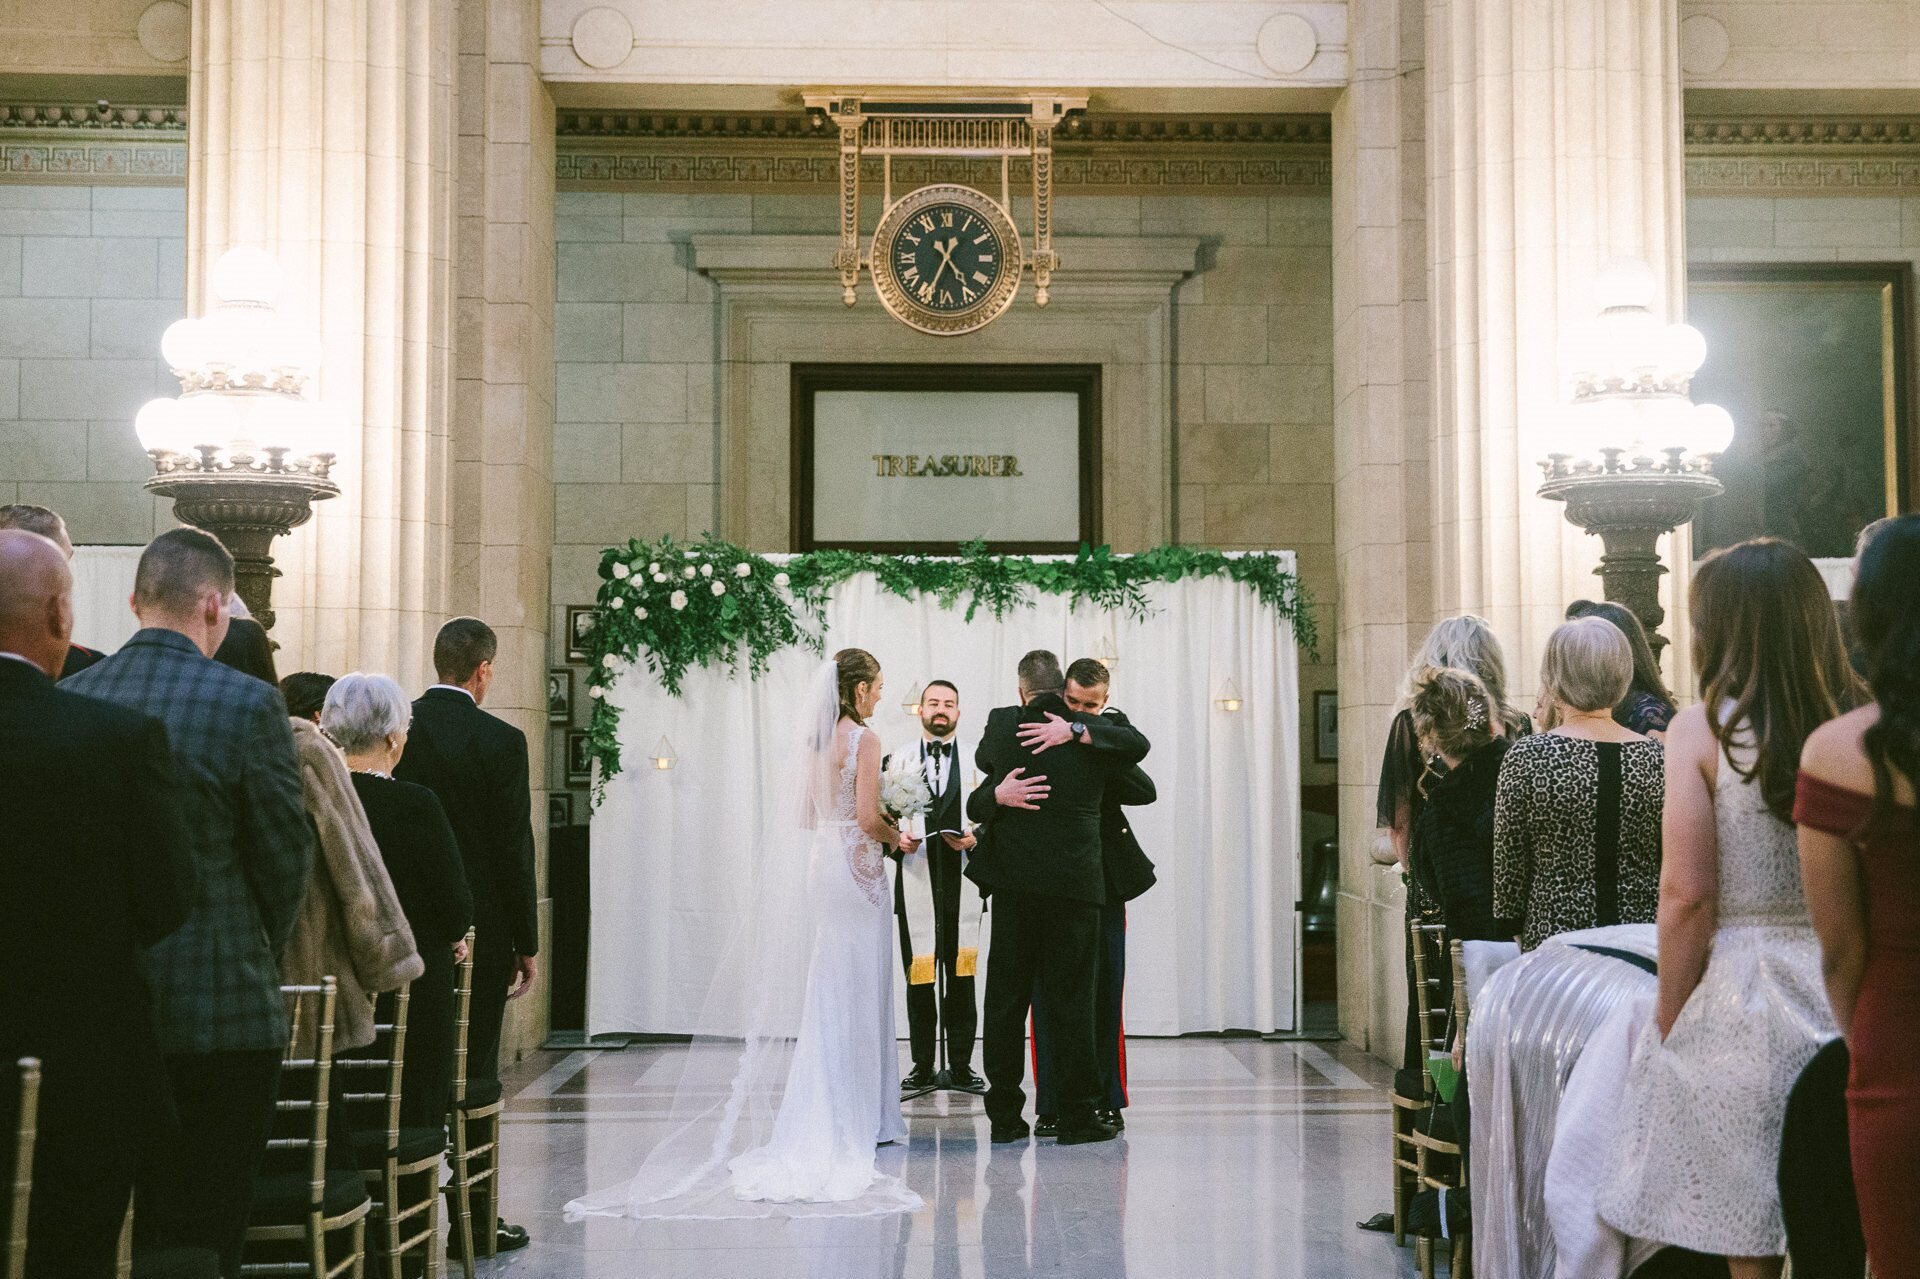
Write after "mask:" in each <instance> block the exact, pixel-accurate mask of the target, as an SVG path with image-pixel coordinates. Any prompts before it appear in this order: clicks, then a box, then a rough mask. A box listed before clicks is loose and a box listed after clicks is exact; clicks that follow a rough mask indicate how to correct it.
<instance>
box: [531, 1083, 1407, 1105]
mask: <svg viewBox="0 0 1920 1279" xmlns="http://www.w3.org/2000/svg"><path fill="white" fill-rule="evenodd" d="M1293 1093H1315V1094H1320V1093H1344V1094H1354V1093H1360V1094H1364V1095H1366V1096H1369V1097H1378V1098H1381V1099H1383V1100H1384V1099H1385V1097H1386V1095H1387V1094H1386V1092H1385V1090H1384V1089H1380V1088H1375V1087H1372V1086H1371V1085H1369V1086H1367V1087H1364V1088H1349V1087H1342V1086H1340V1085H1338V1084H1139V1085H1129V1087H1128V1089H1127V1094H1128V1096H1130V1097H1144V1098H1155V1097H1188V1096H1208V1097H1215V1098H1219V1099H1221V1100H1231V1099H1238V1098H1254V1097H1272V1096H1283V1095H1287V1094H1293ZM678 1095H680V1093H679V1090H678V1089H676V1088H674V1087H672V1086H671V1085H660V1084H648V1085H635V1086H634V1087H631V1088H621V1089H615V1090H611V1091H593V1092H561V1093H531V1094H529V1093H525V1092H522V1093H517V1094H514V1095H513V1096H510V1097H509V1098H508V1099H507V1101H508V1105H509V1106H510V1107H511V1108H513V1109H516V1110H521V1109H526V1108H528V1107H530V1106H532V1105H533V1104H534V1103H536V1102H549V1103H552V1104H556V1105H570V1106H571V1105H582V1104H592V1103H595V1102H607V1101H621V1102H626V1101H636V1100H652V1099H655V1098H660V1099H664V1100H667V1101H671V1100H672V1099H673V1098H674V1097H676V1096H678ZM730 1095H731V1091H730V1090H729V1089H725V1088H717V1089H711V1090H709V1089H700V1090H698V1091H695V1092H688V1093H687V1094H686V1096H687V1098H688V1099H689V1100H694V1099H704V1100H707V1101H715V1102H717V1101H721V1100H724V1099H725V1098H727V1097H728V1096H730ZM764 1095H765V1096H766V1097H769V1098H771V1097H773V1096H774V1095H775V1094H773V1093H767V1094H764ZM976 1095H977V1094H970V1093H951V1094H947V1099H948V1100H954V1101H958V1100H962V1099H965V1098H969V1097H973V1096H976ZM928 1100H929V1099H927V1098H915V1099H914V1100H912V1101H909V1102H906V1103H904V1104H905V1105H906V1106H908V1107H909V1108H911V1107H913V1106H914V1105H916V1104H927V1102H928Z"/></svg>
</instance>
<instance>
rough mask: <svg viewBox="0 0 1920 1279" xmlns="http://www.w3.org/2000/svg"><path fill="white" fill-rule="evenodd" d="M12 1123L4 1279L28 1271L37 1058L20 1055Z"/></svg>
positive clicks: (37, 1103) (37, 1095)
mask: <svg viewBox="0 0 1920 1279" xmlns="http://www.w3.org/2000/svg"><path fill="white" fill-rule="evenodd" d="M16 1069H17V1070H19V1072H20V1092H19V1098H20V1104H19V1105H18V1106H17V1107H16V1108H15V1120H14V1126H13V1193H12V1195H11V1196H10V1197H9V1202H8V1208H7V1257H6V1279H21V1276H23V1275H25V1274H26V1273H27V1210H28V1208H29V1207H30V1206H31V1205H32V1202H33V1144H34V1138H35V1137H36V1136H37V1135H38V1133H39V1122H40V1059H39V1058H37V1057H22V1058H21V1059H20V1061H19V1063H18V1064H17V1066H16Z"/></svg>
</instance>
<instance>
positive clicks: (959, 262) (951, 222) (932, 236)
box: [886, 201, 1007, 315]
mask: <svg viewBox="0 0 1920 1279" xmlns="http://www.w3.org/2000/svg"><path fill="white" fill-rule="evenodd" d="M886 253H887V257H888V259H889V264H890V265H889V269H890V270H891V271H892V273H893V274H894V276H895V277H897V278H898V279H899V281H900V287H901V289H902V290H904V291H905V292H906V294H907V295H908V296H909V297H911V298H912V299H913V300H914V301H915V302H918V303H919V304H920V305H921V306H923V307H925V308H926V309H927V310H929V311H932V312H934V313H936V314H939V315H952V314H953V313H955V312H956V311H964V310H966V309H967V308H968V307H971V306H973V305H974V304H975V303H976V302H978V301H980V300H981V299H982V298H984V297H986V296H987V294H989V293H991V292H992V291H993V285H994V282H995V281H996V280H998V279H999V278H1000V273H1001V271H1002V270H1004V269H1005V267H1006V262H1007V253H1006V245H1004V244H1002V243H1001V242H1000V236H999V234H998V233H997V232H996V231H995V230H994V228H993V227H992V226H991V225H990V224H989V223H988V222H987V220H986V219H985V218H984V217H982V216H981V215H980V214H978V213H976V212H974V210H972V209H970V208H968V207H967V206H966V205H964V204H956V203H953V202H950V201H941V202H940V203H937V204H929V205H927V206H926V207H924V208H922V209H921V210H920V211H919V212H917V213H915V214H913V215H912V216H910V217H908V218H906V219H904V220H903V221H902V222H901V224H900V225H899V227H898V228H897V229H896V230H895V231H894V233H893V241H892V243H890V244H888V245H887V246H886Z"/></svg>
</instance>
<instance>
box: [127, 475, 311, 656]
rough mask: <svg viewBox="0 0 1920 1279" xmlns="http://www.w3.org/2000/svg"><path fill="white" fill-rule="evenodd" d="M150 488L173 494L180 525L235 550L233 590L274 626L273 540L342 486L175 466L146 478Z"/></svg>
mask: <svg viewBox="0 0 1920 1279" xmlns="http://www.w3.org/2000/svg"><path fill="white" fill-rule="evenodd" d="M146 487H147V491H148V492H150V493H155V494H158V495H159V496H161V497H170V498H172V499H173V514H174V517H175V518H176V519H178V520H179V521H180V522H181V523H182V524H191V525H192V526H193V527H195V528H203V529H205V530H206V531H207V532H209V533H212V534H213V535H214V536H215V537H217V538H219V539H220V540H221V542H223V543H224V544H225V545H226V548H227V549H228V550H229V551H231V552H233V576H234V589H235V591H237V592H238V593H239V596H240V598H241V599H242V600H244V601H245V602H246V605H247V609H248V611H249V612H251V613H252V614H253V616H254V620H255V621H257V622H259V623H260V625H262V626H264V627H265V628H266V629H268V630H272V629H273V604H272V601H273V579H274V578H276V577H278V576H280V570H279V569H277V568H275V567H274V566H273V555H272V548H273V539H274V538H276V537H278V536H279V535H280V534H282V533H287V532H291V531H292V530H293V529H296V528H298V527H300V525H302V524H305V523H306V522H307V520H308V519H309V518H310V517H311V516H312V515H313V504H314V503H315V502H319V501H324V500H326V499H327V498H330V497H333V496H335V495H337V494H338V493H339V492H340V489H339V487H338V486H337V485H335V484H334V483H333V482H332V481H330V480H327V479H322V478H317V477H314V476H294V475H244V474H242V475H208V474H204V473H195V472H192V471H176V472H171V473H167V474H162V475H156V476H154V477H153V478H152V479H150V480H148V481H147V484H146Z"/></svg>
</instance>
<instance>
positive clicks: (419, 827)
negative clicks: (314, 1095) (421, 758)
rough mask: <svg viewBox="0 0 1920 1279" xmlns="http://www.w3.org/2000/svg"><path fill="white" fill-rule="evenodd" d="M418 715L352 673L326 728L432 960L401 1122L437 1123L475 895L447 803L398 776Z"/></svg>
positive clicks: (416, 994) (412, 1024)
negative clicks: (458, 967)
mask: <svg viewBox="0 0 1920 1279" xmlns="http://www.w3.org/2000/svg"><path fill="white" fill-rule="evenodd" d="M289 678H292V677H291V676H290V677H289ZM412 719H413V708H412V707H411V706H409V705H408V704H407V696H406V694H405V693H403V692H402V691H401V690H400V686H399V685H398V684H396V683H394V682H393V681H392V680H390V679H388V678H387V677H386V676H384V675H362V674H359V673H355V674H352V675H347V676H344V677H343V678H341V679H340V680H339V681H337V682H335V683H334V684H333V686H332V688H331V689H329V690H328V692H327V700H326V705H325V707H324V709H322V711H321V713H320V727H321V728H322V729H324V730H325V731H326V734H327V736H328V737H331V738H332V739H333V740H334V741H335V742H338V743H339V744H340V749H341V750H343V751H345V752H346V756H347V767H348V768H350V769H352V770H353V789H354V791H355V793H356V794H358V795H359V797H360V802H361V804H362V805H363V806H364V807H365V808H366V814H367V825H368V826H369V827H370V828H371V829H372V831H373V838H374V840H375V841H376V842H377V843H378V844H379V846H380V856H381V858H382V860H383V861H384V862H385V863H386V867H387V871H388V873H389V874H390V875H391V876H392V877H393V888H394V891H395V892H397V893H398V894H399V895H400V905H401V906H402V907H403V908H404V909H405V910H406V914H407V923H408V924H410V925H411V926H412V929H413V936H414V939H415V940H416V941H417V942H418V943H419V945H420V957H421V959H423V960H424V961H425V971H424V972H422V973H421V975H420V976H419V977H417V978H415V979H414V983H413V994H412V998H411V999H410V1000H409V1002H408V1006H407V1062H406V1067H405V1075H404V1077H403V1078H402V1079H401V1083H400V1123H401V1125H402V1126H403V1127H407V1128H435V1129H437V1128H439V1127H440V1126H441V1125H442V1124H444V1123H445V1122H446V1118H447V1107H448V1104H449V1103H450V1102H451V1100H452V1091H453V1048H454V985H455V975H456V974H455V971H454V970H455V966H456V965H457V964H458V962H459V960H460V959H461V958H462V957H463V955H462V946H463V943H464V940H465V938H466V933H467V928H468V926H469V925H470V924H472V922H473V893H472V890H471V889H469V888H468V886H467V872H466V868H465V867H464V866H462V865H461V863H460V849H459V846H458V844H456V843H455V841H454V835H453V827H452V826H450V825H448V824H447V814H446V812H445V810H443V809H442V808H441V807H440V801H439V800H438V799H437V798H435V796H434V793H433V792H432V791H430V790H428V789H427V788H426V787H424V786H416V785H414V784H413V783H412V782H400V781H395V780H394V778H393V770H394V766H395V765H396V764H398V763H399V762H400V757H401V755H402V753H403V752H404V751H405V750H406V748H407V728H408V725H409V724H410V723H411V721H412Z"/></svg>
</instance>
